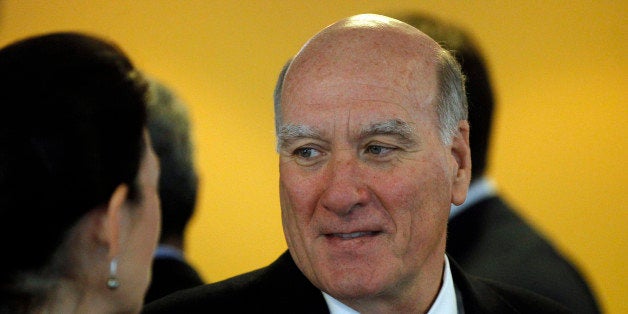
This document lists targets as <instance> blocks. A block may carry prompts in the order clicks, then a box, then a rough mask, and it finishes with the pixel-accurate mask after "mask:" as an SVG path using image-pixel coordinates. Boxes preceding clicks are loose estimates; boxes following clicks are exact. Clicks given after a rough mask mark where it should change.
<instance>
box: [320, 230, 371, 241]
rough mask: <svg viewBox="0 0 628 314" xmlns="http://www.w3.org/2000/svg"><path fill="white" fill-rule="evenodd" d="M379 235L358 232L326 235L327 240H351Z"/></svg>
mask: <svg viewBox="0 0 628 314" xmlns="http://www.w3.org/2000/svg"><path fill="white" fill-rule="evenodd" d="M379 233H380V232H379V231H358V232H351V233H332V234H328V235H327V237H328V238H340V239H342V240H351V239H356V238H361V237H372V236H376V235H378V234H379Z"/></svg>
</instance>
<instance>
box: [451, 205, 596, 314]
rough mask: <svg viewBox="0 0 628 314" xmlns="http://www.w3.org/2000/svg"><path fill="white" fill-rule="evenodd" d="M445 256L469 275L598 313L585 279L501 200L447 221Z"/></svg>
mask: <svg viewBox="0 0 628 314" xmlns="http://www.w3.org/2000/svg"><path fill="white" fill-rule="evenodd" d="M448 230H449V231H448V232H449V235H448V238H447V254H448V255H449V256H451V257H452V258H453V259H454V260H455V261H456V262H458V264H460V265H461V267H462V269H464V270H465V271H466V272H468V273H469V274H473V275H476V276H480V277H484V278H490V279H494V280H496V281H499V282H503V283H507V284H511V285H516V286H520V287H523V288H526V289H528V290H531V291H534V292H536V293H538V294H541V295H544V296H547V297H549V298H551V299H554V300H556V301H558V302H560V303H562V304H564V305H566V306H567V307H569V308H570V309H572V310H573V311H574V312H575V313H599V312H600V310H599V308H598V305H597V302H596V300H595V298H594V296H593V293H592V292H591V290H589V287H588V286H587V284H586V282H585V280H584V278H583V276H582V275H581V274H580V273H579V272H578V270H577V269H576V268H575V267H574V265H573V264H572V263H570V262H569V261H568V260H567V259H566V258H565V257H564V256H562V255H561V254H560V253H559V252H558V251H557V250H556V249H555V248H554V247H553V246H552V245H551V244H550V242H549V241H548V240H547V239H545V238H544V237H543V236H542V235H541V234H540V233H539V232H537V231H535V230H534V229H533V227H532V226H530V225H529V224H528V223H526V222H525V221H524V220H523V219H522V218H521V217H520V216H518V215H517V214H516V213H515V212H514V211H513V210H512V209H511V208H510V207H509V206H508V205H507V204H506V203H505V201H504V200H502V199H501V198H499V197H496V196H494V197H490V198H487V199H485V200H482V201H480V202H479V203H477V204H475V205H473V206H471V207H469V208H468V209H466V210H465V211H463V212H461V213H460V214H459V215H457V216H454V217H453V218H452V219H451V220H450V221H449V227H448Z"/></svg>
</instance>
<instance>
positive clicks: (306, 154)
mask: <svg viewBox="0 0 628 314" xmlns="http://www.w3.org/2000/svg"><path fill="white" fill-rule="evenodd" d="M293 154H294V155H295V156H297V157H301V158H314V157H316V156H318V155H320V152H319V151H317V150H316V149H314V148H312V147H301V148H297V149H296V150H295V151H294V153H293Z"/></svg>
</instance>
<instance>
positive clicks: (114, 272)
mask: <svg viewBox="0 0 628 314" xmlns="http://www.w3.org/2000/svg"><path fill="white" fill-rule="evenodd" d="M118 287H120V281H119V280H118V260H117V259H116V258H114V259H112V260H111V263H110V264H109V279H107V288H109V290H116V289H117V288H118Z"/></svg>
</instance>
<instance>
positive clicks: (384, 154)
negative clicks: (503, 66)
mask: <svg viewBox="0 0 628 314" xmlns="http://www.w3.org/2000/svg"><path fill="white" fill-rule="evenodd" d="M284 70H285V71H283V73H282V79H281V80H280V83H279V85H278V88H277V91H276V95H275V120H276V121H275V122H276V135H277V151H278V153H279V173H280V177H279V182H280V201H281V213H282V223H283V229H284V234H285V237H286V242H287V244H288V251H286V252H285V253H284V254H283V255H282V256H280V257H279V258H278V259H277V260H276V261H275V262H274V263H272V264H271V265H269V266H268V267H265V268H262V269H259V270H256V271H253V272H250V273H246V274H243V275H240V276H237V277H234V278H230V279H227V280H225V281H222V282H218V283H215V284H211V285H206V286H203V287H200V288H194V289H189V290H185V291H182V292H180V293H175V294H172V295H170V296H168V297H166V298H163V299H161V300H158V301H156V302H154V303H151V304H149V305H148V306H147V307H146V309H145V312H146V313H174V312H176V313H191V312H202V311H216V310H217V311H218V312H221V310H222V311H224V312H225V313H334V314H336V313H463V312H464V313H517V312H520V313H561V312H566V311H565V310H564V309H563V308H561V307H560V306H559V305H558V304H556V303H554V302H553V301H551V300H549V299H546V298H544V297H541V296H539V295H535V294H533V293H531V292H527V291H525V290H521V289H519V288H514V287H508V286H505V285H501V284H498V283H493V282H488V281H484V280H481V279H477V278H474V277H470V276H467V275H465V274H464V272H463V271H462V270H461V269H460V268H459V267H458V266H457V265H456V263H455V261H453V260H451V259H449V258H448V257H447V255H446V254H445V244H446V234H447V220H448V216H449V210H450V205H451V204H455V205H459V204H461V203H462V202H464V200H465V198H466V194H467V189H468V187H469V181H470V177H471V154H470V149H469V124H468V122H467V103H466V96H465V91H464V79H463V76H462V74H461V72H460V66H459V64H458V63H457V62H456V61H455V59H454V58H453V57H452V56H451V55H450V54H449V53H448V52H447V51H446V50H444V49H442V48H441V47H440V46H439V45H438V44H437V43H436V42H435V41H434V40H432V39H431V38H430V37H428V36H427V35H425V34H423V33H422V32H420V31H418V30H417V29H416V28H414V27H412V26H410V25H408V24H405V23H403V22H400V21H398V20H395V19H391V18H388V17H385V16H381V15H372V14H364V15H357V16H352V17H349V18H346V19H343V20H341V21H338V22H337V23H334V24H332V25H330V26H328V27H327V28H325V29H323V30H322V31H321V32H320V33H318V34H317V35H315V36H314V37H313V38H312V39H310V40H309V41H308V42H307V43H306V44H305V46H304V47H303V48H302V49H301V50H300V51H299V53H298V54H297V55H296V56H295V57H294V58H293V59H292V62H291V63H290V65H289V67H287V68H286V69H284Z"/></svg>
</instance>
